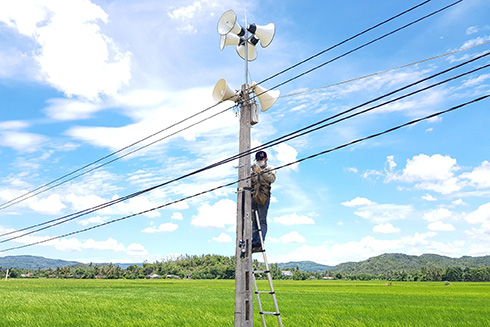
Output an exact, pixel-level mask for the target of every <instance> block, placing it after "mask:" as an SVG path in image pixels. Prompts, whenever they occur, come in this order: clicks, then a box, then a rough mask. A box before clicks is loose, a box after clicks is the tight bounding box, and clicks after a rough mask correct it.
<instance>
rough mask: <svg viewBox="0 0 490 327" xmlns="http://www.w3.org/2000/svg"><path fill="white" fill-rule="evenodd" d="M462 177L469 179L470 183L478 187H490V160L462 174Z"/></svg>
mask: <svg viewBox="0 0 490 327" xmlns="http://www.w3.org/2000/svg"><path fill="white" fill-rule="evenodd" d="M461 178H463V179H469V181H470V185H472V186H474V187H476V188H490V162H488V161H486V160H485V161H484V162H482V164H481V165H480V166H479V167H476V168H475V169H473V171H472V172H469V173H464V174H461Z"/></svg>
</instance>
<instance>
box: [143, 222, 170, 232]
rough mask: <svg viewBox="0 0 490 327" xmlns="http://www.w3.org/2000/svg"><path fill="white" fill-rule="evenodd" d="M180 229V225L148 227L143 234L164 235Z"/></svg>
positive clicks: (166, 224) (165, 224)
mask: <svg viewBox="0 0 490 327" xmlns="http://www.w3.org/2000/svg"><path fill="white" fill-rule="evenodd" d="M178 228H179V225H177V224H174V223H164V224H161V225H160V226H158V227H157V228H155V227H147V228H145V229H143V230H142V232H143V233H148V234H153V233H162V232H173V231H176V230H177V229H178Z"/></svg>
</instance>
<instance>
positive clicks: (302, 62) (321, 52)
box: [257, 0, 431, 84]
mask: <svg viewBox="0 0 490 327" xmlns="http://www.w3.org/2000/svg"><path fill="white" fill-rule="evenodd" d="M430 1H431V0H428V1H424V2H422V3H420V4H418V5H416V6H414V7H412V8H409V9H407V10H405V11H403V12H401V13H399V14H397V15H395V16H393V17H391V18H388V19H387V20H385V21H383V22H381V23H378V24H376V25H374V26H371V27H369V28H368V29H365V30H364V31H362V32H359V33H357V34H355V35H353V36H351V37H349V38H347V39H345V40H343V41H341V42H339V43H337V44H335V45H332V46H331V47H329V48H327V49H325V50H323V51H320V52H318V53H317V54H314V55H313V56H311V57H308V58H306V59H305V60H302V61H300V62H298V63H296V64H294V65H292V66H289V67H288V68H286V69H284V70H282V71H280V72H279V73H276V74H274V75H272V76H270V77H267V78H266V79H264V80H262V81H260V82H259V83H257V84H262V83H265V82H267V81H269V80H271V79H273V78H275V77H277V76H279V75H281V74H284V73H285V72H287V71H290V70H291V69H293V68H296V67H298V66H300V65H302V64H304V63H305V62H308V61H310V60H312V59H314V58H316V57H318V56H320V55H322V54H324V53H325V52H327V51H330V50H333V49H335V48H337V47H339V46H341V45H342V44H344V43H346V42H349V41H351V40H353V39H355V38H357V37H359V36H361V35H363V34H366V33H367V32H369V31H372V30H373V29H376V28H378V27H380V26H382V25H384V24H386V23H388V22H390V21H392V20H394V19H395V18H398V17H400V16H403V15H404V14H406V13H409V12H410V11H412V10H415V9H417V8H419V7H421V6H423V5H425V4H427V3H429V2H430Z"/></svg>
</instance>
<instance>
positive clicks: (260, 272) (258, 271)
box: [254, 270, 271, 274]
mask: <svg viewBox="0 0 490 327" xmlns="http://www.w3.org/2000/svg"><path fill="white" fill-rule="evenodd" d="M270 272H271V271H270V270H254V274H268V273H270Z"/></svg>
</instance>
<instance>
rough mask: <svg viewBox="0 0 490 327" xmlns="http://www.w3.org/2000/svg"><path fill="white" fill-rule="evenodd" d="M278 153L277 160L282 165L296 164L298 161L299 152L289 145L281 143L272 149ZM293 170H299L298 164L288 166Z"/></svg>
mask: <svg viewBox="0 0 490 327" xmlns="http://www.w3.org/2000/svg"><path fill="white" fill-rule="evenodd" d="M272 148H273V149H274V151H276V157H275V159H276V160H277V161H279V164H280V165H284V164H287V163H290V162H294V161H296V160H298V159H297V156H298V151H296V149H295V148H293V147H292V146H290V145H289V144H287V143H281V144H279V145H276V146H274V147H272ZM288 168H289V169H291V170H298V164H294V165H291V166H288Z"/></svg>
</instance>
